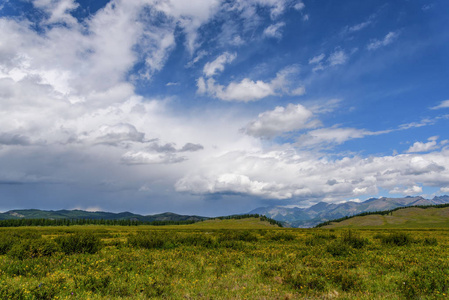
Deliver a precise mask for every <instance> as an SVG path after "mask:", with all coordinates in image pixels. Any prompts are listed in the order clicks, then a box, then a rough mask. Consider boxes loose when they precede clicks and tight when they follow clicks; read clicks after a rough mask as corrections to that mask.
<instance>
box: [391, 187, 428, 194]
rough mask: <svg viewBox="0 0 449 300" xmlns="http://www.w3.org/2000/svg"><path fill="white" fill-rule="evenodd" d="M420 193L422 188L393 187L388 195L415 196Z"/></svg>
mask: <svg viewBox="0 0 449 300" xmlns="http://www.w3.org/2000/svg"><path fill="white" fill-rule="evenodd" d="M420 193H422V187H420V186H418V185H414V186H411V187H408V188H403V187H395V188H394V189H392V190H391V191H390V194H402V195H417V194H420Z"/></svg>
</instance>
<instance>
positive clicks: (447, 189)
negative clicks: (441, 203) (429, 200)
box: [440, 187, 449, 193]
mask: <svg viewBox="0 0 449 300" xmlns="http://www.w3.org/2000/svg"><path fill="white" fill-rule="evenodd" d="M440 192H442V193H449V187H442V188H440Z"/></svg>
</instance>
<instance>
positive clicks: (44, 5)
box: [33, 0, 79, 25]
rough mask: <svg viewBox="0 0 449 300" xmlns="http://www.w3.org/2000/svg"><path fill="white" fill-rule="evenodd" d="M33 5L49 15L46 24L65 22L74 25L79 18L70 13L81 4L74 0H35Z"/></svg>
mask: <svg viewBox="0 0 449 300" xmlns="http://www.w3.org/2000/svg"><path fill="white" fill-rule="evenodd" d="M33 5H34V6H35V7H37V8H39V9H41V10H42V11H44V12H45V13H46V14H47V15H48V17H47V18H46V19H45V23H46V24H54V23H63V24H68V25H74V24H76V23H77V20H76V19H75V18H74V17H73V16H72V15H70V12H71V11H73V10H75V9H76V8H77V7H78V6H79V5H78V3H75V1H73V0H59V1H52V0H34V1H33Z"/></svg>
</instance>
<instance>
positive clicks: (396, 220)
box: [322, 206, 449, 229]
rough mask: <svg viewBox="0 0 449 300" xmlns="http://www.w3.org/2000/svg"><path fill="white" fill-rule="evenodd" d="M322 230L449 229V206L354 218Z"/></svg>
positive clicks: (407, 209) (404, 209)
mask: <svg viewBox="0 0 449 300" xmlns="http://www.w3.org/2000/svg"><path fill="white" fill-rule="evenodd" d="M322 228H379V229H388V228H410V229H416V228H449V206H446V207H435V206H433V207H432V206H430V207H407V208H402V209H397V210H394V211H391V212H389V213H379V214H370V215H364V216H354V217H351V218H348V219H345V220H342V221H336V222H332V221H330V224H329V225H325V226H322Z"/></svg>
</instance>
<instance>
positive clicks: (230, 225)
mask: <svg viewBox="0 0 449 300" xmlns="http://www.w3.org/2000/svg"><path fill="white" fill-rule="evenodd" d="M172 227H173V228H177V229H179V228H183V229H184V228H189V229H211V230H213V229H269V228H279V226H278V225H277V224H273V223H272V222H269V221H267V220H261V218H255V217H251V218H242V219H209V220H205V221H203V222H197V223H194V224H189V225H168V226H165V227H164V228H167V229H169V228H172Z"/></svg>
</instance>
